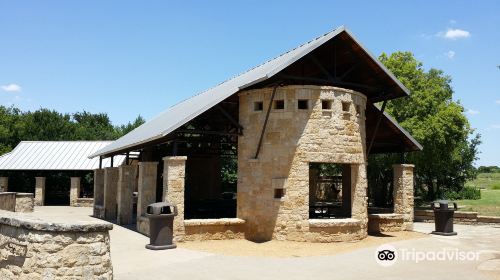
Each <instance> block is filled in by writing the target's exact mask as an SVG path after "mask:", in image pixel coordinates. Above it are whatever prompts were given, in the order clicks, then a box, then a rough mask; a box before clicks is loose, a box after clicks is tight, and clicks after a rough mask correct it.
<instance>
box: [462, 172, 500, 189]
mask: <svg viewBox="0 0 500 280" xmlns="http://www.w3.org/2000/svg"><path fill="white" fill-rule="evenodd" d="M466 185H467V186H471V187H476V188H480V189H493V190H499V189H500V173H479V175H477V178H476V180H473V181H470V182H467V183H466Z"/></svg>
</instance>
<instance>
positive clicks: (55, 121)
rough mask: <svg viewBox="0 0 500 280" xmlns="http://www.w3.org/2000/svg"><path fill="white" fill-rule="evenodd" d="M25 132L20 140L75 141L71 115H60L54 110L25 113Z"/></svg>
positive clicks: (23, 119)
mask: <svg viewBox="0 0 500 280" xmlns="http://www.w3.org/2000/svg"><path fill="white" fill-rule="evenodd" d="M22 122H23V123H24V125H23V130H22V131H21V134H20V140H34V141H50V140H52V141H59V140H74V135H75V128H76V127H75V125H74V124H73V123H72V122H71V115H70V114H62V113H58V112H56V111H54V110H49V109H39V110H36V111H34V112H27V113H24V114H23V116H22Z"/></svg>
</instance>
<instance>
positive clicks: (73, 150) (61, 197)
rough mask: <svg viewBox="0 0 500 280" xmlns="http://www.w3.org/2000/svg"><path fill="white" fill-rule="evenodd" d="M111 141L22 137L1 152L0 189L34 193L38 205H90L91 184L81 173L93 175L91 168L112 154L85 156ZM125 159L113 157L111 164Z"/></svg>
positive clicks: (105, 164) (119, 163) (105, 165)
mask: <svg viewBox="0 0 500 280" xmlns="http://www.w3.org/2000/svg"><path fill="white" fill-rule="evenodd" d="M110 143H111V141H21V142H20V143H19V144H18V145H17V146H16V147H15V148H14V149H13V150H12V151H11V152H9V153H7V154H4V155H2V156H0V192H7V191H9V192H16V193H20V192H27V193H34V194H35V205H37V206H42V205H71V206H92V203H93V198H92V193H93V188H92V187H91V186H86V185H85V184H84V182H83V180H82V177H84V176H86V175H89V176H90V177H92V175H93V172H92V171H93V170H94V169H96V168H99V166H101V167H109V166H112V165H113V160H112V159H111V158H108V159H106V160H104V161H101V162H99V159H89V158H88V156H89V155H90V154H91V153H94V152H96V151H97V150H99V149H101V148H103V147H105V146H106V145H108V144H110ZM125 159H126V158H125V156H119V157H116V158H114V164H115V165H121V164H122V163H124V162H125ZM20 179H23V180H20ZM66 180H67V181H66ZM61 182H62V185H61Z"/></svg>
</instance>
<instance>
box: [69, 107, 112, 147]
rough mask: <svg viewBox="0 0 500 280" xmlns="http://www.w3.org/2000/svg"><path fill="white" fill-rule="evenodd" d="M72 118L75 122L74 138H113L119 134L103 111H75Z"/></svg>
mask: <svg viewBox="0 0 500 280" xmlns="http://www.w3.org/2000/svg"><path fill="white" fill-rule="evenodd" d="M73 119H74V121H75V122H76V124H75V127H76V129H75V135H74V137H73V139H75V140H114V139H116V138H117V137H118V135H119V134H117V132H116V131H115V128H114V127H113V124H112V123H111V121H110V119H109V117H108V115H107V114H105V113H98V114H92V113H89V112H86V111H83V112H77V113H74V114H73Z"/></svg>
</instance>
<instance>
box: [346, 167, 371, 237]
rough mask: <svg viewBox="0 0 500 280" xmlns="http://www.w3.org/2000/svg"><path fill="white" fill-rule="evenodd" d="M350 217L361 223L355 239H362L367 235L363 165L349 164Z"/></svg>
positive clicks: (365, 186)
mask: <svg viewBox="0 0 500 280" xmlns="http://www.w3.org/2000/svg"><path fill="white" fill-rule="evenodd" d="M350 169H351V170H350V172H351V193H350V195H351V199H350V201H351V217H352V218H354V219H357V220H360V221H361V229H362V230H361V231H360V232H358V234H359V237H358V238H357V239H363V238H365V237H366V236H367V234H368V196H367V194H366V189H367V188H368V180H367V177H366V165H365V164H351V166H350Z"/></svg>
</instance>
